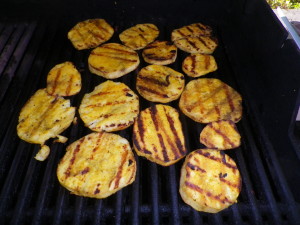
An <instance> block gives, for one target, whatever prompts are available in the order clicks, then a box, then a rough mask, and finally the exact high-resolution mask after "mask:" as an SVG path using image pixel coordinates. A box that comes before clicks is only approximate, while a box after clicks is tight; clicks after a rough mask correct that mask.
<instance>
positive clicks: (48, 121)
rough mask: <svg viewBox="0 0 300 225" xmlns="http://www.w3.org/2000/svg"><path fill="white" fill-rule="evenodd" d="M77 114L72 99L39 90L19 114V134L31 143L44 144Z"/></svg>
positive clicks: (69, 123)
mask: <svg viewBox="0 0 300 225" xmlns="http://www.w3.org/2000/svg"><path fill="white" fill-rule="evenodd" d="M74 116H75V107H71V105H70V100H66V99H64V98H63V97H59V96H52V95H49V94H48V93H47V91H46V89H40V90H38V91H37V92H36V93H35V94H34V95H33V96H32V97H31V98H30V99H29V100H28V101H27V103H26V104H25V105H24V107H23V108H22V110H21V112H20V115H19V123H18V126H17V133H18V136H19V137H20V138H21V139H22V140H24V141H27V142H29V143H34V144H41V145H43V144H44V143H45V141H47V140H48V139H50V138H55V137H58V136H59V134H60V133H61V132H63V131H64V130H65V129H67V128H68V127H69V126H70V125H71V123H72V121H73V119H74Z"/></svg>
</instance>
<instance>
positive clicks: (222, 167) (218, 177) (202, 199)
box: [179, 149, 242, 213]
mask: <svg viewBox="0 0 300 225" xmlns="http://www.w3.org/2000/svg"><path fill="white" fill-rule="evenodd" d="M241 186H242V179H241V175H240V172H239V170H238V168H237V166H236V163H235V162H234V160H233V159H231V158H230V157H229V156H228V155H226V154H225V153H223V152H222V151H216V150H212V149H198V150H195V151H193V152H191V153H190V154H189V155H188V156H187V157H186V159H185V161H184V163H183V166H182V168H181V175H180V188H179V193H180V195H181V197H182V199H183V201H184V202H185V203H186V204H188V205H190V206H191V207H193V208H194V209H195V210H197V211H203V212H208V213H217V212H220V211H221V210H223V209H226V208H228V207H229V206H231V205H232V204H234V203H236V202H237V198H238V196H239V194H240V191H241Z"/></svg>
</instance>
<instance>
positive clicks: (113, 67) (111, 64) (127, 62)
mask: <svg viewBox="0 0 300 225" xmlns="http://www.w3.org/2000/svg"><path fill="white" fill-rule="evenodd" d="M139 63H140V59H139V56H138V54H137V53H136V52H135V51H134V50H132V49H131V48H129V47H126V46H124V45H121V44H118V43H107V44H104V45H101V46H100V47H97V48H95V49H94V50H93V51H92V52H91V54H90V56H89V58H88V64H89V69H90V71H91V72H92V73H94V74H96V75H99V76H102V77H104V78H107V79H115V78H119V77H121V76H123V75H125V74H128V73H130V72H131V71H133V70H135V69H136V68H137V67H138V65H139Z"/></svg>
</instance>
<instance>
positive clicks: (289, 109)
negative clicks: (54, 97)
mask: <svg viewBox="0 0 300 225" xmlns="http://www.w3.org/2000/svg"><path fill="white" fill-rule="evenodd" d="M89 18H104V19H106V20H107V21H108V22H109V23H110V24H111V25H112V26H113V27H114V29H115V34H114V36H113V38H112V39H111V40H110V41H109V42H118V43H119V42H120V41H119V39H118V34H119V33H120V32H121V31H123V30H124V29H126V28H128V27H130V26H133V25H135V24H137V23H145V22H148V23H154V24H155V25H157V26H158V28H159V29H160V36H159V38H158V39H160V40H170V34H171V31H172V30H173V29H175V28H179V27H181V26H183V25H188V24H191V23H195V22H202V23H204V24H207V25H210V26H212V28H213V30H214V32H215V36H216V37H217V38H218V41H219V46H218V48H217V50H216V51H215V53H214V56H215V58H216V61H217V64H218V70H217V71H215V72H213V73H211V74H209V75H207V77H213V78H218V79H220V80H222V81H224V82H225V83H227V84H229V85H230V86H232V87H233V88H235V89H236V90H237V91H238V92H239V93H241V95H242V97H243V110H244V111H243V118H242V120H241V121H240V122H239V123H237V127H238V130H239V132H240V133H241V136H242V145H241V146H240V147H239V148H237V149H234V150H230V151H227V152H226V153H227V154H229V155H230V157H232V158H233V159H234V160H235V161H236V163H237V166H238V168H239V170H240V172H241V176H242V179H243V183H242V191H241V194H240V196H239V198H238V203H237V204H234V205H233V206H231V207H229V208H228V209H225V210H223V211H221V212H220V213H217V214H208V213H203V212H197V211H195V210H194V209H192V208H191V207H190V206H188V205H187V204H185V203H184V202H183V201H182V199H181V197H180V195H179V193H178V189H179V175H180V168H181V165H182V163H183V160H181V161H179V162H178V163H176V164H175V165H172V166H170V167H161V166H158V165H156V164H154V163H151V162H149V161H147V160H145V159H143V158H140V157H137V156H136V160H137V166H138V170H137V176H136V180H135V182H134V183H133V184H132V185H130V186H128V187H126V188H124V189H122V190H120V191H119V192H117V193H116V194H114V195H112V196H110V197H108V198H106V199H102V200H97V199H90V198H84V197H79V196H76V195H73V194H70V193H69V192H68V191H67V190H66V189H65V188H63V187H62V186H60V184H59V183H58V180H57V178H56V168H57V165H58V162H59V160H60V159H61V158H62V156H63V155H64V151H65V148H66V146H67V145H68V144H70V143H72V142H73V141H75V140H77V139H79V138H80V137H83V136H84V135H86V134H88V133H90V131H89V130H88V129H87V128H85V127H84V126H83V123H82V121H81V120H80V119H78V123H77V124H76V125H75V124H74V125H72V126H71V127H70V128H69V129H67V130H66V131H65V132H64V133H63V135H65V136H67V137H68V138H69V140H68V142H67V143H66V144H61V143H53V140H50V141H49V142H47V144H49V146H50V148H51V154H50V156H49V158H48V159H47V160H46V161H44V162H39V161H37V160H35V159H34V156H35V154H36V153H37V151H38V149H39V146H37V145H33V144H29V143H26V142H24V141H22V140H20V139H19V138H18V136H17V134H16V126H17V122H18V115H19V112H20V110H21V108H22V107H23V105H24V104H25V103H26V101H27V100H28V99H29V97H30V96H31V95H32V94H33V93H34V92H35V91H36V90H38V89H39V88H44V87H46V76H47V73H48V71H49V70H50V69H51V68H52V67H53V66H54V65H56V64H58V63H62V62H64V61H72V62H73V63H74V64H75V65H76V67H77V68H78V70H79V71H80V72H81V75H82V79H83V87H82V90H81V92H80V93H79V94H78V95H76V96H74V97H71V98H70V99H71V102H72V105H73V106H77V107H78V106H79V103H80V101H81V99H82V97H83V95H84V94H85V93H87V92H90V91H91V90H93V88H94V87H95V86H96V85H98V84H99V83H101V82H103V81H105V79H103V78H101V77H99V76H96V75H94V74H91V73H90V72H89V70H88V66H87V58H88V55H89V53H90V50H83V51H78V50H75V49H74V48H73V46H72V45H71V43H70V42H69V40H68V39H67V32H68V30H69V29H71V28H72V27H73V26H74V25H75V24H76V23H77V22H79V21H83V20H85V19H89ZM287 36H288V33H287V32H286V31H285V29H284V28H283V26H282V25H281V24H280V22H279V21H278V20H277V18H276V16H275V14H274V13H273V12H272V10H271V9H270V8H269V6H268V5H267V4H266V2H265V1H263V0H239V1H237V0H226V1H224V0H222V1H221V0H220V1H204V0H203V1H200V0H198V1H197V0H185V1H180V0H172V1H157V0H152V1H146V2H144V1H135V0H131V1H119V0H115V1H96V0H86V1H78V0H72V1H71V0H67V1H63V2H62V1H56V0H51V1H48V0H44V1H35V0H28V1H26V0H12V1H1V3H0V103H1V104H0V124H1V129H0V224H43V225H45V224H143V225H146V224H177V225H180V224H182V225H185V224H197V225H198V224H278V225H281V224H300V192H299V190H300V175H299V171H300V149H299V146H300V144H299V143H300V141H299V140H300V139H299V137H300V135H299V126H297V125H296V124H297V123H296V122H295V118H296V114H297V110H298V108H299V105H300V95H299V87H300V85H299V84H300V76H299V74H300V50H299V49H297V47H296V45H295V43H294V42H293V41H292V40H290V39H287ZM140 53H141V52H139V54H140ZM186 56H187V54H186V53H184V52H182V51H179V54H178V58H177V60H176V62H175V63H174V64H172V65H170V67H171V68H173V69H175V70H177V71H182V70H181V62H182V61H183V59H184V58H185V57H186ZM146 65H147V64H146V63H145V62H141V64H140V66H139V69H141V68H142V67H143V66H146ZM137 72H138V70H136V71H134V72H131V73H130V74H128V75H125V76H124V77H121V78H118V79H117V81H121V82H124V83H125V84H127V85H128V86H130V87H131V88H132V89H133V90H134V91H135V92H136V89H135V87H134V86H135V77H136V74H137ZM189 80H191V78H188V77H187V76H186V82H188V81H189ZM140 100H141V109H145V108H146V107H149V106H150V105H152V104H153V103H150V102H148V101H146V100H144V99H143V98H140ZM169 105H171V106H173V107H175V108H178V101H174V102H172V103H170V104H169ZM77 116H78V114H77ZM78 118H79V116H78ZM180 119H181V121H182V124H183V129H184V133H185V136H186V145H187V148H188V150H189V151H192V150H195V149H198V148H203V147H204V146H202V145H201V144H200V143H199V141H198V136H199V133H200V131H201V130H202V129H203V127H204V124H199V123H196V122H194V121H192V120H190V119H189V118H187V117H186V116H184V115H183V114H182V113H181V115H180ZM117 133H118V134H120V135H121V136H123V137H125V138H127V139H128V140H130V141H131V137H132V134H131V133H132V128H128V129H126V130H123V131H120V132H117Z"/></svg>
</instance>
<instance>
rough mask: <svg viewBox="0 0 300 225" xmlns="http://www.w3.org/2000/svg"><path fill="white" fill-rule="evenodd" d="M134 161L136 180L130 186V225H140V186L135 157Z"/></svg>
mask: <svg viewBox="0 0 300 225" xmlns="http://www.w3.org/2000/svg"><path fill="white" fill-rule="evenodd" d="M135 160H136V168H137V171H136V178H135V181H134V182H133V184H132V198H131V201H132V202H131V224H132V225H138V224H140V222H139V219H140V218H139V213H140V211H139V201H140V198H139V194H140V193H139V186H140V172H139V171H140V163H139V160H138V159H137V156H135Z"/></svg>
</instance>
